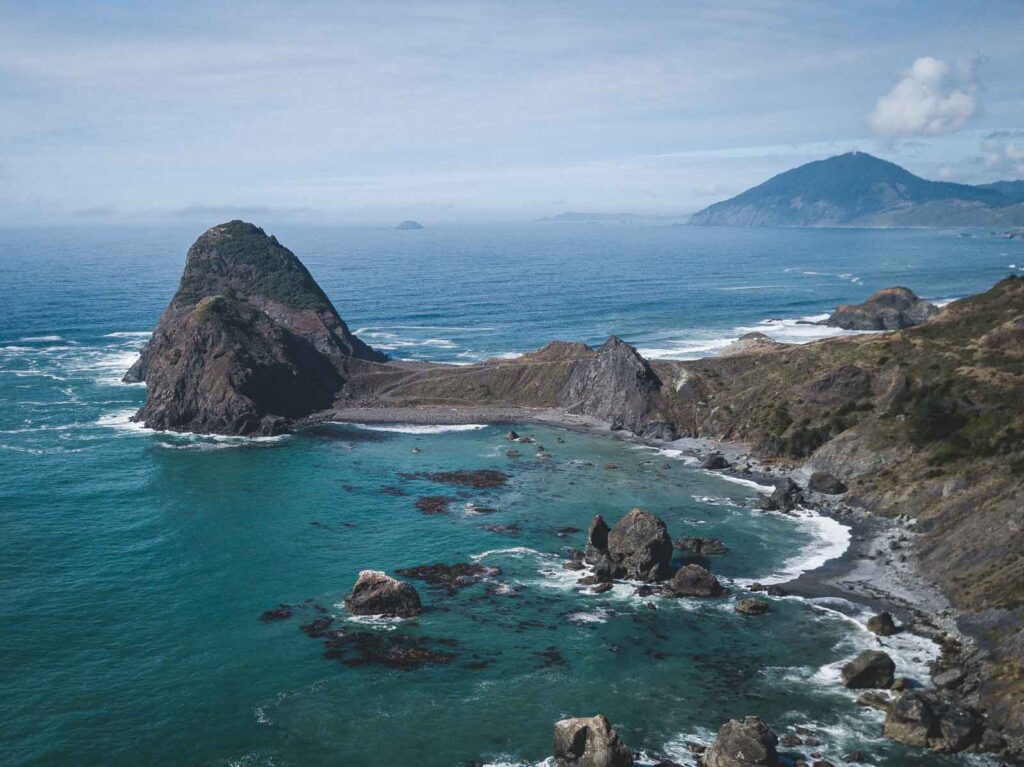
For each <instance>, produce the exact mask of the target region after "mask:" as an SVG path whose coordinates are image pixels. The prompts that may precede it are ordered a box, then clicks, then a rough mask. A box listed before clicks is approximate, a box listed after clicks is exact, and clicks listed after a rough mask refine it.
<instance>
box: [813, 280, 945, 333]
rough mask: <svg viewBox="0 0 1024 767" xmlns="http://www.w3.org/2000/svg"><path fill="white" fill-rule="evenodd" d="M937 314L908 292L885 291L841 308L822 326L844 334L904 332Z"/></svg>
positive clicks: (901, 289)
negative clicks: (840, 330)
mask: <svg viewBox="0 0 1024 767" xmlns="http://www.w3.org/2000/svg"><path fill="white" fill-rule="evenodd" d="M938 311H939V308H938V307H937V306H935V304H932V303H929V302H928V301H924V300H922V299H920V298H918V297H917V296H916V295H915V294H914V291H912V290H910V289H908V288H901V287H896V288H885V289H884V290H880V291H878V292H877V293H875V294H874V295H872V296H871V297H870V298H868V300H867V301H865V302H864V303H862V304H844V305H843V306H840V307H839V308H838V309H836V310H835V311H834V312H833V313H832V314H831V316H829V318H828V319H827V320H825V321H824V322H823V323H821V324H823V325H832V326H833V327H837V328H843V329H845V330H902V329H903V328H911V327H914V326H915V325H920V324H921V323H923V322H925V321H926V320H927V319H928V318H929V317H931V316H932V315H934V314H937V313H938Z"/></svg>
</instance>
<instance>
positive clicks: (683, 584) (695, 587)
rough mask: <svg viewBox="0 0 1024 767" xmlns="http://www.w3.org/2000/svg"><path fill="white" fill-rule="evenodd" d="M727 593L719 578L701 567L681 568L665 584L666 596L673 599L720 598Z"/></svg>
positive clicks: (687, 566)
mask: <svg viewBox="0 0 1024 767" xmlns="http://www.w3.org/2000/svg"><path fill="white" fill-rule="evenodd" d="M724 593H725V589H724V588H723V587H722V584H721V583H719V582H718V578H716V577H715V576H714V575H712V574H711V573H710V572H708V571H707V569H705V568H703V567H701V566H700V565H685V566H683V567H680V568H679V569H678V570H677V571H676V573H675V575H673V576H672V580H670V581H669V582H668V583H667V584H665V596H672V597H719V596H722V594H724Z"/></svg>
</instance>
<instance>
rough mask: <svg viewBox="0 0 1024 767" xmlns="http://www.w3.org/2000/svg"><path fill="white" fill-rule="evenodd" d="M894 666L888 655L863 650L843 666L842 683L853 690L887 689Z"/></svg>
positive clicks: (891, 679) (876, 651)
mask: <svg viewBox="0 0 1024 767" xmlns="http://www.w3.org/2000/svg"><path fill="white" fill-rule="evenodd" d="M895 671H896V664H895V663H893V661H892V658H890V657H889V654H888V653H885V652H882V651H881V650H865V651H864V652H862V653H861V654H860V655H858V656H857V657H856V658H854V659H853V660H851V661H850V662H849V663H847V664H846V665H845V666H843V672H842V673H843V683H844V684H845V685H846V686H847V687H851V688H854V689H889V688H890V687H892V683H893V679H894V676H893V675H894V673H895Z"/></svg>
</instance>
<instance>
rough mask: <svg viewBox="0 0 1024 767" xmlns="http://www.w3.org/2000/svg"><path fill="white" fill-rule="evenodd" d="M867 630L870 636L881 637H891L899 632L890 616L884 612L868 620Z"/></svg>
mask: <svg viewBox="0 0 1024 767" xmlns="http://www.w3.org/2000/svg"><path fill="white" fill-rule="evenodd" d="M867 629H868V631H870V632H871V633H872V634H878V635H879V636H883V637H888V636H892V635H893V634H895V633H897V632H898V631H899V628H897V626H896V621H894V620H893V619H892V615H890V614H889V613H888V612H885V611H882V612H880V613H879V614H878V615H872V616H871V617H870V618H868V624H867Z"/></svg>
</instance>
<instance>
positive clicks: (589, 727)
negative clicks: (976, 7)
mask: <svg viewBox="0 0 1024 767" xmlns="http://www.w3.org/2000/svg"><path fill="white" fill-rule="evenodd" d="M554 754H555V764H556V765H558V767H631V765H632V764H633V755H632V754H631V753H630V751H629V748H628V747H627V746H626V744H625V743H623V742H622V739H621V738H619V735H618V733H616V732H615V730H614V729H612V726H611V723H610V722H609V721H608V720H607V719H606V718H605V717H603V716H601V715H600V714H598V715H597V716H591V717H579V718H575V719H562V720H561V721H559V722H555V742H554Z"/></svg>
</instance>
